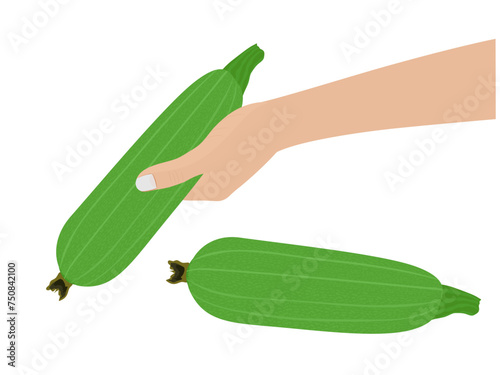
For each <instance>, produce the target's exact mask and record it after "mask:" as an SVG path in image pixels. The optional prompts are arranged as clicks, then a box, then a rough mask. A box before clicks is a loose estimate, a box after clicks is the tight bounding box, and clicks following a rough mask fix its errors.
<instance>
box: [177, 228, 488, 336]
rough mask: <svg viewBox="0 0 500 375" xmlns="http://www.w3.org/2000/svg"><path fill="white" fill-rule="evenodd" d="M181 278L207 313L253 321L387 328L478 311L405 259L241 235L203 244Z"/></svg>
mask: <svg viewBox="0 0 500 375" xmlns="http://www.w3.org/2000/svg"><path fill="white" fill-rule="evenodd" d="M185 279H186V281H187V284H188V286H189V290H190V292H191V294H192V295H193V297H194V299H195V300H196V302H197V303H198V305H200V307H201V308H202V309H204V310H205V311H206V312H208V313H209V314H211V315H214V316H216V317H218V318H220V319H224V320H228V321H232V322H238V323H245V324H254V325H264V326H274V327H287V328H300V329H309V330H318V331H330V332H348V333H390V332H401V331H407V330H411V329H414V328H417V327H420V326H422V325H424V324H426V323H428V322H429V321H431V320H432V319H436V318H440V317H444V316H447V315H449V314H452V313H465V314H469V315H474V314H476V313H477V312H478V311H479V298H477V297H475V296H473V295H471V294H468V293H465V292H463V291H460V290H458V289H454V288H451V287H448V286H443V285H441V283H440V282H439V280H438V279H436V278H435V277H434V276H433V275H431V274H430V273H428V272H426V271H424V270H422V269H420V268H417V267H413V266H410V265H408V264H404V263H400V262H395V261H392V260H387V259H382V258H376V257H372V256H366V255H359V254H352V253H347V252H341V251H335V250H326V249H318V248H313V247H305V246H295V245H287V244H280V243H273V242H266V241H257V240H249V239H242V238H223V239H219V240H216V241H213V242H211V243H209V244H208V245H206V246H205V247H203V248H202V249H201V250H200V251H199V252H198V253H197V254H196V255H195V257H194V258H193V260H192V261H191V263H189V265H188V266H187V270H186V272H185Z"/></svg>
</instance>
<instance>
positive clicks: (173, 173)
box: [135, 156, 203, 191]
mask: <svg viewBox="0 0 500 375" xmlns="http://www.w3.org/2000/svg"><path fill="white" fill-rule="evenodd" d="M202 173H203V171H202V168H201V166H200V163H198V162H196V161H194V160H192V158H190V157H188V156H182V157H180V158H179V159H175V160H172V161H168V162H166V163H161V164H157V165H154V166H152V167H149V168H147V169H145V170H144V171H142V172H141V173H140V174H139V176H138V177H137V180H136V182H135V185H136V187H137V189H139V190H140V191H151V190H158V189H164V188H167V187H170V186H174V185H178V184H180V183H182V182H184V181H187V180H189V179H191V178H193V177H195V176H198V175H200V174H202Z"/></svg>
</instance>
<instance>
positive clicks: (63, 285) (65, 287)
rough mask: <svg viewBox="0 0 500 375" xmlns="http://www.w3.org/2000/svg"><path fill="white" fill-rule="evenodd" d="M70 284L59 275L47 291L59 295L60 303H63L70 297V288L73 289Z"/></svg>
mask: <svg viewBox="0 0 500 375" xmlns="http://www.w3.org/2000/svg"><path fill="white" fill-rule="evenodd" d="M71 285H73V284H71V283H70V282H67V281H66V280H64V277H63V276H62V275H61V273H59V275H57V277H56V278H55V279H54V280H52V281H51V282H50V283H49V286H48V287H47V288H46V289H47V290H52V291H53V292H58V293H59V301H62V300H63V299H64V298H66V296H67V295H68V291H69V288H71Z"/></svg>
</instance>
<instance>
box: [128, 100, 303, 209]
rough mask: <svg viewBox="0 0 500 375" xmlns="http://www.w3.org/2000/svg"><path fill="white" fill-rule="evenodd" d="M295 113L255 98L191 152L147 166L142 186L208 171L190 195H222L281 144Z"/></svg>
mask: <svg viewBox="0 0 500 375" xmlns="http://www.w3.org/2000/svg"><path fill="white" fill-rule="evenodd" d="M293 118H294V115H292V114H290V113H287V111H286V109H281V110H278V109H277V108H274V107H273V106H272V105H270V104H269V102H264V103H256V104H251V105H248V106H245V107H242V108H239V109H237V110H236V111H234V112H232V113H231V114H229V115H228V116H226V117H225V118H224V119H223V120H222V121H221V122H220V123H219V124H217V126H216V127H215V128H214V129H213V130H212V131H211V132H210V134H209V135H208V136H207V137H206V138H205V140H204V141H203V142H202V143H201V144H200V145H199V146H198V147H196V148H195V149H193V150H192V151H190V152H188V153H187V154H185V155H183V156H181V157H179V158H177V159H175V160H172V161H168V162H165V163H161V164H157V165H154V166H152V167H149V168H147V169H145V170H144V171H142V172H141V173H140V174H139V176H138V179H137V182H136V185H137V188H138V189H139V190H141V191H150V190H157V189H164V188H167V187H170V186H174V185H177V184H180V183H182V182H184V181H186V180H189V179H191V178H193V177H195V176H199V175H202V177H201V178H200V180H199V181H198V182H197V183H196V185H195V186H194V188H193V189H192V190H191V192H190V193H189V194H188V195H187V196H186V198H185V199H186V200H210V201H220V200H223V199H225V198H227V197H228V196H229V195H231V194H232V193H233V192H234V191H235V190H236V189H237V188H238V187H240V186H241V185H242V184H243V183H244V182H245V181H247V180H248V179H249V178H250V177H252V176H253V175H254V174H255V173H256V172H257V171H258V170H259V169H260V168H262V166H263V165H264V164H265V163H266V162H267V161H268V160H269V159H270V158H271V157H272V156H273V155H274V154H275V153H276V152H277V151H278V150H279V145H280V142H278V138H279V134H278V133H280V132H281V131H283V130H285V128H286V126H287V125H289V124H290V123H291V121H292V120H293Z"/></svg>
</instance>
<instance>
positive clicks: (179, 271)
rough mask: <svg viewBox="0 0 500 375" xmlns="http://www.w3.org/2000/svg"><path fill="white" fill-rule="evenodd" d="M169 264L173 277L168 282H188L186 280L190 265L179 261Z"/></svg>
mask: <svg viewBox="0 0 500 375" xmlns="http://www.w3.org/2000/svg"><path fill="white" fill-rule="evenodd" d="M168 264H169V265H170V269H171V270H172V275H170V278H169V279H167V281H168V282H169V283H170V284H177V283H180V282H185V283H186V282H187V280H186V270H187V268H188V266H189V263H182V262H179V261H178V260H169V261H168Z"/></svg>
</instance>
